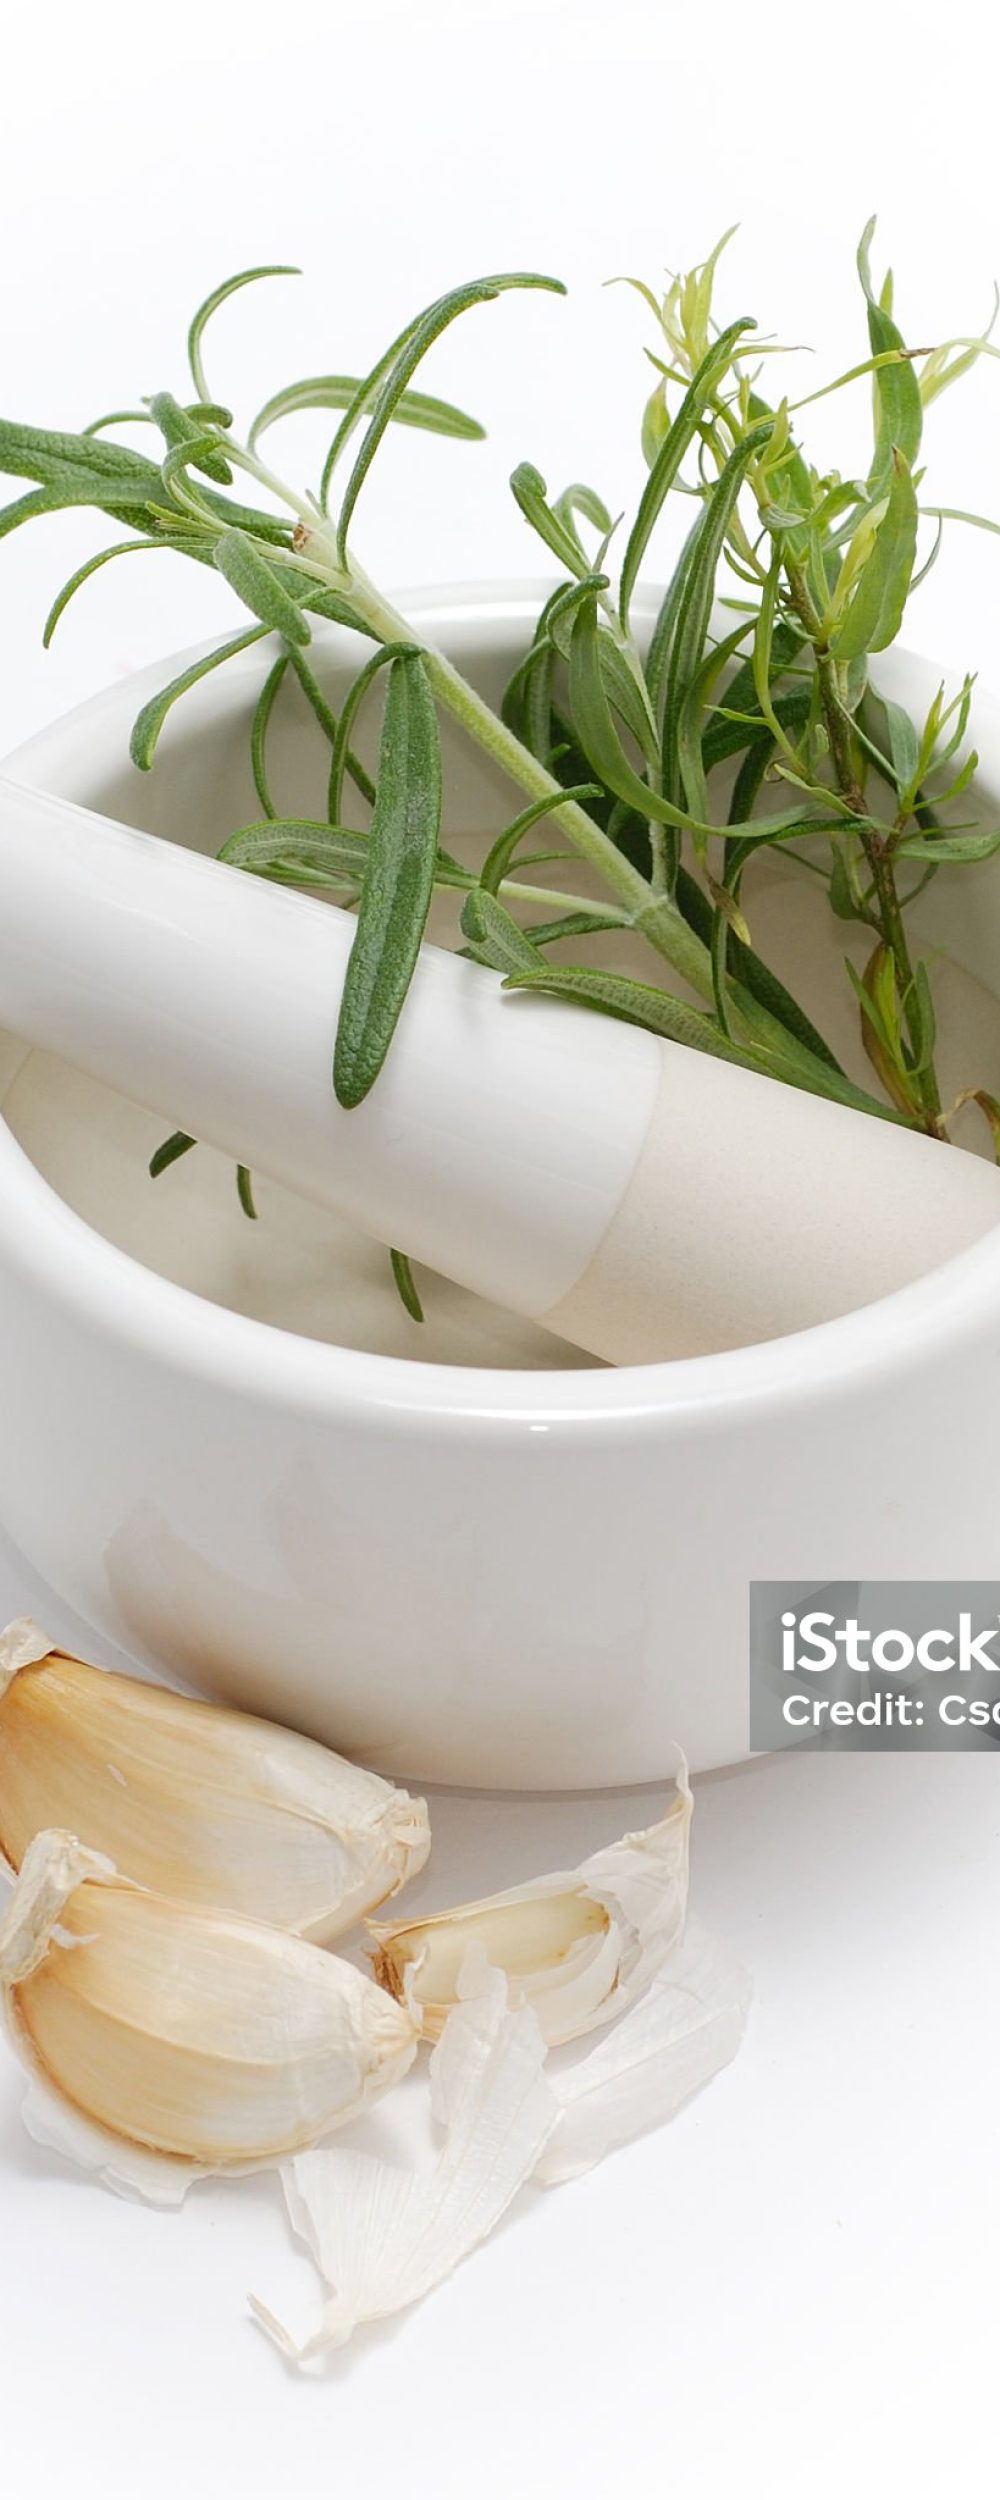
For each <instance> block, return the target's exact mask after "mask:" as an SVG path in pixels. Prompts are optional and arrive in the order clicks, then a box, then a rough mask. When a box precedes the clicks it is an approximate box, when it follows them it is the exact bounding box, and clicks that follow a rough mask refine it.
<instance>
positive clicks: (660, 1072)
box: [0, 782, 1000, 1363]
mask: <svg viewBox="0 0 1000 2500" xmlns="http://www.w3.org/2000/svg"><path fill="white" fill-rule="evenodd" d="M353 935H354V923H353V921H352V919H351V917H350V915H349V914H348V913H346V912H344V911H342V910H340V909H338V908H337V907H336V906H335V905H331V904H328V903H321V902H318V901H315V900H313V899H312V898H310V897H308V896H304V895H302V894H298V893H294V892H291V891H289V890H287V889H283V888H281V887H279V886H275V885H271V884H268V883H266V882H264V881H263V880H261V879H259V878H257V877H254V876H249V875H246V874H244V873H241V872H239V871H237V870H235V869H232V868H229V867H226V866H223V865H222V864H220V863H219V862H218V861H216V860H212V859H206V858H203V857H202V856H200V855H199V854H198V853H196V852H191V851H188V850H186V849H184V848H182V847H180V846H179V845H175V844H173V843H171V842H166V841H162V840H159V839H157V838H155V837H154V836H151V835H149V834H143V833H138V832H136V831H134V830H133V829H132V828H130V827H128V826H124V825H120V824H116V823H113V822H111V821H110V820H109V819H108V818H105V817H102V816H97V815H94V814H91V813H90V812H89V811H88V810H86V809H84V808H80V807H76V806H73V805H71V804H70V803H69V802H67V801H65V800H62V799H58V798H55V797H52V796H50V795H48V794H47V793H45V792H42V791H38V790H33V789H29V788H26V787H23V786H22V785H21V784H19V783H14V782H0V1026H4V1027H6V1028H7V1029H8V1030H10V1031H12V1032H14V1033H16V1034H18V1035H19V1036H20V1037H21V1038H22V1039H23V1040H25V1041H27V1042H30V1043H32V1044H34V1045H36V1046H37V1047H39V1048H41V1049H44V1050H48V1051H53V1052H55V1053H57V1054H58V1055H59V1056H61V1057H62V1058H64V1059H67V1060H70V1061H72V1062H73V1063H74V1065H75V1066H76V1067H78V1068H80V1069H82V1070H84V1071H85V1072H86V1073H87V1074H88V1075H90V1076H91V1077H94V1078H96V1079H98V1080H99V1081H100V1082H102V1083H104V1084H107V1085H110V1086H112V1087H114V1088H116V1089H117V1091H118V1092H119V1093H123V1094H126V1095H128V1096H130V1097H131V1098H132V1100H134V1101H136V1102H138V1103H140V1104H143V1105H145V1106H146V1107H147V1108H148V1109H149V1110H151V1111H155V1112H157V1113H158V1114H159V1115H160V1117H161V1118H162V1119H163V1121H164V1123H165V1124H166V1125H167V1126H169V1127H171V1128H183V1129H187V1130H189V1131H190V1132H191V1134H192V1135H193V1136H195V1137H197V1138H199V1139H200V1140H202V1141H204V1142H205V1143H207V1144H211V1145H214V1146H217V1147H221V1148H222V1149H224V1150H225V1151H226V1152H227V1153H229V1154H231V1155H232V1156H233V1157H234V1159H235V1160H237V1161H239V1162H241V1163H244V1164H246V1165H248V1166H250V1168H251V1169H252V1170H254V1171H256V1172H258V1173H261V1174H264V1175H269V1176H270V1177H271V1178H272V1179H274V1180H277V1181H281V1182H283V1183H284V1184H285V1185H286V1186H288V1187H289V1188H291V1189H293V1190H295V1191H297V1192H298V1193H299V1194H300V1195H302V1196H304V1197H307V1198H310V1199H313V1200H316V1201H318V1202H319V1203H320V1204H321V1205H323V1206H326V1207H328V1208H330V1209H331V1210H335V1211H336V1212H337V1214H339V1215H341V1216H346V1217H348V1218H349V1219H350V1220H352V1221H353V1222H354V1223H356V1224H357V1225H358V1227H359V1228H360V1229H361V1230H362V1231H363V1232H365V1233H367V1234H369V1235H371V1236H372V1237H373V1238H375V1239H377V1240H380V1241H383V1242H386V1243H394V1244H396V1245H397V1246H398V1247H399V1248H400V1249H402V1250H405V1251H406V1252H407V1253H408V1254H409V1255H410V1256H411V1257H413V1258H415V1259H418V1260H420V1261H423V1262H425V1263H426V1264H427V1265H429V1266H430V1267H432V1268H436V1269H438V1270H439V1272H440V1273H442V1274H443V1275H445V1276H448V1277H450V1278H451V1279H452V1280H453V1281H454V1282H455V1283H457V1284H460V1285H465V1286H468V1287H470V1288H471V1289H472V1290H473V1291H474V1292H476V1293H479V1294H483V1295H486V1296H487V1297H488V1298H489V1299H490V1300H492V1301H494V1302H497V1303H500V1304H502V1305H504V1306H505V1307H506V1308H508V1309H510V1310H512V1311H516V1312H520V1313H522V1314H523V1315H525V1316H527V1317H530V1318H532V1319H535V1320H538V1321H541V1322H542V1323H543V1324H544V1325H545V1326H547V1327H548V1328H551V1329H552V1330H554V1331H555V1332H556V1333H558V1334H559V1335H560V1336H563V1337H565V1338H567V1339H568V1340H569V1341H570V1342H571V1343H572V1344H576V1345H579V1346H581V1347H584V1348H586V1349H587V1350H588V1351H589V1352H590V1353H593V1354H598V1355H603V1356H604V1357H605V1358H606V1359H608V1360H610V1361H612V1362H619V1363H621V1362H643V1361H659V1360H662V1359H664V1358H667V1357H671V1356H677V1355H684V1354H696V1353H706V1352H711V1351H716V1350H719V1349H722V1348H724V1347H731V1346H735V1345H741V1344H748V1343H753V1342H756V1341H758V1340H761V1339H764V1338H768V1337H774V1336H777V1335H781V1334H784V1333H787V1332H789V1331H791V1330H795V1329H800V1328H805V1327H808V1326H811V1325H813V1324H814V1323H816V1322H819V1321H823V1320H827V1319H831V1318H834V1317H836V1316H837V1315H838V1314H839V1313H842V1312H844V1311H847V1310H851V1309H854V1308H856V1307H857V1306H859V1305H861V1304H863V1303H866V1302H871V1301H873V1300H875V1299H876V1298H877V1297H878V1296H879V1295H881V1294H884V1293H887V1292H891V1291H892V1290H893V1289H894V1288H896V1287H897V1286H900V1285H903V1284H906V1283H907V1282H909V1281H910V1280H911V1279H913V1278H914V1277H916V1276H919V1275H921V1274H923V1273H925V1272H926V1271H927V1270H928V1269H930V1268H932V1267H934V1266H936V1265H937V1264H938V1263H939V1262H940V1261H941V1260H943V1259H946V1258H948V1257H949V1256H951V1255H952V1254H953V1253H954V1252H956V1251H959V1250H962V1249H964V1248H965V1247H967V1246H968V1244H969V1243H971V1242H973V1241H975V1240H976V1239H978V1238H979V1237H980V1236H981V1235H982V1234H984V1233H986V1232H987V1231H988V1230H989V1229H990V1227H991V1226H992V1225H994V1224H998V1223H1000V1171H998V1170H997V1168H996V1167H995V1165H993V1164H991V1163H987V1162H985V1161H984V1160H981V1159H980V1158H979V1157H975V1156H972V1155H969V1154H966V1153H964V1152H962V1151H961V1150H959V1149H956V1148H954V1147H949V1146H944V1145H941V1144H938V1143H936V1142H935V1141H933V1140H931V1139H929V1138H927V1137H923V1136H920V1135H917V1134H916V1133H914V1132H913V1131H910V1130H907V1129H904V1128H902V1127H897V1126H894V1125H893V1124H892V1123H890V1122H887V1121H881V1120H877V1119H874V1118H872V1117H870V1116H868V1115H866V1114H864V1113H860V1112H856V1111H853V1110H849V1109H846V1108H844V1107H843V1106H841V1105H840V1104H838V1103H833V1102H828V1101H826V1100H821V1099H819V1098H818V1097H816V1096H813V1095H810V1094H806V1093H803V1092H798V1091H795V1090H793V1089H792V1088H791V1087H789V1086H786V1085H783V1084H780V1083H777V1082H775V1081H773V1080H772V1079H770V1078H767V1077H762V1076H758V1075H756V1074H755V1073H753V1072H752V1071H750V1070H747V1069H744V1068H741V1067H737V1066H734V1065H731V1064H729V1063H728V1062H726V1061H723V1060H720V1059H714V1058H710V1057H708V1056H705V1055H703V1054H701V1053H700V1052H697V1051H692V1050H688V1049H685V1048H683V1047H682V1046H680V1045H679V1044H677V1043H673V1042H666V1041H661V1040H659V1039H657V1038H656V1037H655V1036H654V1035H652V1034H650V1033H647V1032H645V1031H643V1030H641V1029H639V1028H638V1027H633V1026H629V1025H626V1024H622V1023H617V1022H614V1021H612V1020H611V1019H610V1018H606V1017H604V1016H599V1015H595V1014H588V1013H586V1012H584V1011H582V1010H580V1009H578V1008H574V1007H570V1006H564V1005H561V1004H559V1003H557V1002H556V1001H554V1000H549V999H542V998H537V997H531V998H529V997H526V996H519V997H512V996H509V995H508V996H504V995H503V993H502V991H501V987H500V983H499V980H498V979H497V978H496V977H494V976H493V975H492V974H490V973H488V972H485V971H483V970H482V969H480V967H479V966H477V965H475V964H471V963H468V962H465V961H463V960H460V959H458V958H457V957H455V956H452V955H449V954H447V953H446V952H444V951H443V950H441V949H440V948H437V947H434V946H429V945H428V946H425V947H424V948H423V950H422V952H421V956H420V961H419V964H418V967H417V971H416V975H415V978H414V982H413V986H412V989H411V991H410V994H409V996H408V998H407V1001H406V1004H405V1006H404V1009H403V1013H402V1016H401V1018H400V1023H399V1027H398V1030H397V1034H396V1037H395V1040H394V1042H393V1046H392V1049H391V1051H390V1053H389V1058H388V1061H387V1063H386V1066H385V1068H384V1070H383V1072H382V1074H381V1075H380V1076H379V1078H378V1081H377V1083H376V1085H375V1086H374V1088H373V1090H372V1092H371V1093H370V1094H369V1095H368V1097H367V1099H366V1100H365V1101H364V1102H363V1103H362V1104H360V1106H359V1107H358V1108H357V1109H354V1110H351V1111H344V1110H342V1109H341V1108H340V1106H339V1105H338V1103H337V1101H336V1099H335V1097H334V1094H333V1090H332V1084H331V1065H332V1054H333V1039H334V1032H335V1027H336V1022H337V1012H338V1006H339V1000H340V993H341V987H342V983H343V977H344V971H345V967H346V963H347V958H348V955H349V952H350V948H351V945H352V942H353Z"/></svg>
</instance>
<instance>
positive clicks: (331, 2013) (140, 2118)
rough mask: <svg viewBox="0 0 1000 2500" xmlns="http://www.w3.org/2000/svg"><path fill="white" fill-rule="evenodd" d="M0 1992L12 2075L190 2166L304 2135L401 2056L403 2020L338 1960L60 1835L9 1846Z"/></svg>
mask: <svg viewBox="0 0 1000 2500" xmlns="http://www.w3.org/2000/svg"><path fill="white" fill-rule="evenodd" d="M0 1988H2V1990H3V1997H4V2008H5V2013H6V2017H7V2024H8V2029H9V2032H10V2036H11V2039H12V2041H13V2043H14V2046H15V2047H16V2048H17V2050H18V2051H19V2053H20V2055H21V2058H22V2060H23V2062H24V2064H25V2065H26V2066H27V2068H28V2071H29V2073H31V2074H33V2075H37V2074H41V2075H42V2076H43V2077H44V2078H45V2079H46V2080H47V2082H48V2083H49V2085H50V2086H52V2087H54V2088H55V2090H56V2092H57V2093H58V2094H60V2095H61V2096H63V2097H64V2099H65V2100H66V2101H68V2102H69V2103H70V2104H71V2106H72V2108H73V2109H74V2110H79V2111H82V2112H83V2113H84V2114H85V2116H86V2117H87V2118H89V2119H91V2120H94V2121H96V2123H97V2125H98V2126H99V2127H102V2128H104V2129H107V2130H109V2131H110V2133H111V2134H112V2135H114V2136H117V2137H123V2138H125V2139H126V2140H127V2141H128V2142H130V2143H132V2144H138V2145H141V2146H148V2147H152V2148H153V2149H154V2150H155V2151H157V2152H160V2153H168V2154H173V2155H175V2156H178V2157H180V2159H181V2160H182V2161H185V2162H191V2163H194V2164H196V2165H197V2166H198V2167H200V2168H216V2167H225V2166H227V2165H229V2164H233V2165H237V2166H239V2165H244V2164H247V2163H251V2164H252V2163H256V2162H266V2161H270V2160H274V2159H276V2158H277V2157H279V2156H281V2155H282V2154H285V2153H289V2152H295V2151H297V2150H299V2149H300V2148H302V2147H303V2146H305V2145H308V2144H312V2143H315V2142H316V2141H317V2139H318V2138H320V2137H321V2136H324V2135H326V2134H328V2133H329V2132H330V2131H331V2129H333V2128H334V2127H339V2126H343V2125H344V2124H345V2123H346V2122H347V2120H349V2119H352V2118H356V2117H358V2116H359V2115H360V2113H361V2112H362V2111H363V2110H364V2109H366V2108H367V2107H368V2105H369V2103H370V2102H371V2101H372V2100H373V2099H375V2098H376V2097H377V2095H378V2094H379V2093H382V2092H384V2091H386V2090H387V2089H388V2088H389V2086H390V2085H392V2084H394V2083H396V2082H397V2081H398V2080H399V2078H400V2077H401V2076H402V2075H404V2074H405V2073H406V2070H407V2068H408V2067H409V2066H410V2065H411V2063H412V2060H413V2057H414V2055H415V2052H416V2040H417V2032H416V2026H415V2024H414V2022H413V2020H412V2018H411V2016H410V2014H409V2013H408V2012H407V2010H406V2009H405V2008H404V2007H402V2006H399V2005H396V2004H395V2003H394V2002H393V2001H392V2000H391V1999H390V1998H389V1997H387V1996H386V1994H385V1992H384V1990H382V1989H380V1988H377V1987H376V1986H375V1984H374V1981H372V1980H370V1979H368V1978H366V1977H365V1976H364V1974H363V1973H362V1972H361V1971H358V1970H355V1969H354V1968H353V1966H352V1965H351V1964H350V1963H347V1962H342V1961H339V1960H337V1959H335V1957H334V1956H333V1955H332V1954H329V1953H323V1952H320V1951H319V1950H318V1948H317V1947H316V1946H315V1945H311V1944H306V1943H303V1941H302V1940H301V1938H299V1937H297V1936H288V1935H285V1934H282V1933H281V1932H280V1931H279V1930H278V1929H276V1928H270V1927H264V1926H259V1925H257V1924H255V1923H254V1922H252V1921H251V1920H249V1919H240V1918H236V1917H233V1916H232V1915H231V1914H230V1913H228V1912H226V1911H221V1912H220V1911H214V1910H206V1909H201V1908H191V1907H188V1906H185V1905H184V1904H181V1903H178V1902H176V1901H170V1900H167V1899H165V1898H164V1897H163V1896H162V1895H160V1894H157V1893H152V1892H142V1891H140V1890H139V1889H138V1887H137V1886H135V1885H132V1884H129V1883H128V1882H127V1881H126V1880H125V1879H124V1878H122V1877H121V1876H120V1875H119V1874H118V1873H117V1872H116V1870H115V1868H114V1866H113V1865H112V1863H111V1861H110V1860H109V1859H108V1858H106V1857H103V1856H100V1855H99V1854H98V1853H97V1852H96V1851H94V1850H90V1849H87V1848H85V1847H84V1846H83V1845H82V1844H81V1843H80V1842H79V1841H78V1840H76V1838H75V1837H74V1836H73V1835H72V1834H71V1833H68V1832H42V1833H40V1834H39V1835H38V1836H37V1837H36V1838H35V1839H34V1840H33V1841H32V1842H31V1844H30V1846H29V1848H28V1850H27V1852H26V1854H25V1859H24V1865H23V1868H22V1870H21V1874H20V1877H19V1879H18V1882H17V1884H16V1886H15V1888H14V1892H13V1894H12V1896H11V1900H10V1904H9V1907H8V1910H7V1914H6V1917H5V1919H4V1921H3V1923H2V1925H0Z"/></svg>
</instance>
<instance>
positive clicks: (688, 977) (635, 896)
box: [313, 531, 713, 999]
mask: <svg viewBox="0 0 1000 2500" xmlns="http://www.w3.org/2000/svg"><path fill="white" fill-rule="evenodd" d="M318 538H319V532H318V531H317V532H316V533H314V538H313V547H314V551H315V550H316V541H317V540H318ZM350 598H351V602H352V605H353V606H354V607H355V608H356V609H357V611H358V613H359V615H361V616H363V617H364V619H365V621H366V623H367V624H369V625H370V626H371V627H372V628H373V630H374V631H375V632H376V633H377V634H378V635H379V636H380V638H382V639H384V640H385V641H387V642H397V641H401V642H405V641H408V640H411V639H412V629H411V627H410V626H409V625H408V623H407V620H406V618H405V617H404V616H401V615H400V614H399V611H398V610H397V609H396V608H394V607H393V606H392V605H391V603H390V602H389V601H388V600H386V599H384V598H383V597H382V595H381V593H380V592H378V591H377V590H376V589H375V587H374V585H373V584H372V583H371V582H369V581H368V580H367V578H366V577H365V576H364V575H363V574H360V573H359V572H358V571H357V570H355V571H354V572H353V573H352V576H351V580H350ZM421 651H422V653H423V659H424V665H425V667H426V670H427V674H428V676H429V678H430V681H431V684H432V686H433V688H434V691H435V693H436V695H437V696H438V698H439V700H440V701H441V702H442V703H443V704H444V705H445V708H446V709H447V710H448V711H449V712H450V713H451V715H452V718H453V719H454V720H457V721H458V722H459V724H460V726H461V727H462V728H463V729H464V730H465V731H466V732H467V733H468V735H469V736H470V737H471V738H474V739H475V741H476V743H477V745H478V746H480V747H481V748H482V750H483V753H484V754H486V755H488V756H490V757H491V759H492V761H493V762H494V763H497V764H499V765H500V766H501V767H502V769H503V770H504V771H505V772H507V773H509V774H510V777H511V779H512V780H513V781H516V782H517V784H518V785H519V787H520V788H521V789H522V790H523V791H524V792H525V794H526V796H527V797H528V798H532V799H541V798H549V797H551V798H552V799H553V800H554V801H555V804H554V806H553V808H552V819H553V822H554V823H555V824H557V825H558V826H559V827H560V829H561V830H562V832H564V833H565V834H566V835H567V837H568V839H569V840H570V841H571V842H572V844H573V847H574V849H575V850H576V851H578V852H579V854H580V857H581V858H582V859H585V860H586V861H587V862H588V865H589V866H590V867H592V868H593V869H595V871H596V872H597V874H598V875H599V876H600V877H602V878H603V879H604V882H605V884H606V885H608V886H610V888H611V891H612V893H613V894H616V895H617V897H618V899H619V902H620V903H621V904H622V905H623V906H624V909H625V911H626V913H627V916H628V918H629V920H630V921H631V923H632V925H633V927H635V928H637V929H640V930H641V931H642V934H643V936H644V937H646V938H648V940H649V942H650V944H651V945H652V946H654V947H655V948H656V949H657V952H658V953H659V954H661V955H663V956H664V957H665V959H666V961H667V962H668V963H669V964H671V965H672V966H673V969H674V971H675V972H677V973H679V974H680V976H681V979H682V980H685V981H688V982H690V984H691V987H692V988H693V989H694V990H695V991H696V992H697V993H698V995H699V997H702V998H706V999H711V997H712V995H713V991H712V966H711V958H710V955H709V952H708V949H707V947H705V946H703V945H702V942H701V939H700V938H698V937H696V936H695V933H694V930H693V929H691V928H689V926H688V923H687V921H686V920H685V919H684V917H683V914H682V913H681V912H680V911H679V910H678V908H677V905H676V904H675V903H674V902H673V901H671V899H670V898H669V897H668V896H665V895H658V894H656V893H655V892H654V890H653V888H652V886H651V885H650V884H649V881H648V879H647V878H646V877H644V876H642V874H641V872H640V871H639V869H637V868H633V866H632V863H631V861H630V860H628V859H626V858H625V856H624V853H623V852H622V851H619V850H618V849H617V847H616V845H615V844H614V843H613V842H612V841H610V840H609V838H608V835H607V834H606V833H604V832H602V829H601V827H600V825H598V824H595V822H594V819H593V817H591V816H588V815H587V813H586V810H585V809H584V808H582V807H581V806H580V805H579V803H578V801H577V800H575V799H566V798H564V797H562V796H561V789H560V784H559V782H558V781H557V780H556V778H555V775H554V773H550V772H549V771H548V770H547V768H546V766H545V765H544V764H542V763H540V762H539V760H538V757H537V756H535V755H532V754H531V753H530V751H529V749H528V748H527V747H525V746H522V744H521V741H520V739H519V738H517V737H515V735H514V732H513V730H510V729H508V728H507V725H506V722H505V721H502V720H501V719H500V718H499V715H498V714H497V713H496V712H494V711H492V710H491V709H490V706H489V704H488V703H486V702H484V700H483V698H482V696H481V695H479V694H477V693H476V690H475V687H474V686H470V684H469V682H468V679H467V678H465V677H463V676H462V674H461V672H460V670H458V669H457V668H455V667H454V665H453V663H452V661H451V660H449V659H446V657H445V654H444V652H443V651H438V650H436V649H435V648H434V645H433V644H431V643H425V642H423V640H422V639H421Z"/></svg>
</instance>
